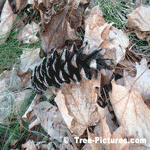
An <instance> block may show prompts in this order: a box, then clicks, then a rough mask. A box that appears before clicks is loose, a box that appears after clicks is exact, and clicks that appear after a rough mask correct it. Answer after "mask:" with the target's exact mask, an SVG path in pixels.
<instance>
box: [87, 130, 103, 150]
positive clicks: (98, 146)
mask: <svg viewBox="0 0 150 150" xmlns="http://www.w3.org/2000/svg"><path fill="white" fill-rule="evenodd" d="M87 133H88V140H89V143H90V141H91V143H90V144H91V147H92V150H104V147H103V146H102V145H101V144H100V143H99V142H93V141H95V138H96V137H97V135H96V134H94V133H90V132H89V130H87Z"/></svg>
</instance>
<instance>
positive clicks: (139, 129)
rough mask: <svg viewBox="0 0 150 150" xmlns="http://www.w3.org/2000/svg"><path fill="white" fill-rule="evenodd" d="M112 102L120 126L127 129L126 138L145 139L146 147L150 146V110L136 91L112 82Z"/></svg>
mask: <svg viewBox="0 0 150 150" xmlns="http://www.w3.org/2000/svg"><path fill="white" fill-rule="evenodd" d="M110 101H111V104H112V106H113V109H114V112H115V114H116V117H117V120H118V122H119V124H120V125H122V126H124V127H125V136H126V137H129V138H130V137H132V138H133V137H134V138H139V139H142V138H145V139H146V143H142V144H143V145H144V146H148V147H149V146H150V140H149V139H150V131H149V130H150V127H149V123H150V118H149V116H150V110H149V109H148V107H147V106H146V105H145V104H144V101H143V99H142V97H141V95H140V94H139V92H138V91H136V90H133V91H131V90H128V89H127V88H125V87H123V86H121V85H117V84H116V83H115V81H114V80H113V81H112V96H111V94H110Z"/></svg>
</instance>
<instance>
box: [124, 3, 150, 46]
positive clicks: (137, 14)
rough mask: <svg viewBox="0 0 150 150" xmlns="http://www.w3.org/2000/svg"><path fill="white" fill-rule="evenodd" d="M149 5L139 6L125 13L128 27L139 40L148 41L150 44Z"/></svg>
mask: <svg viewBox="0 0 150 150" xmlns="http://www.w3.org/2000/svg"><path fill="white" fill-rule="evenodd" d="M149 13H150V6H148V5H147V6H146V5H145V6H140V7H138V8H136V9H135V10H133V11H132V12H131V13H130V14H128V15H127V18H128V22H129V23H128V24H129V29H130V30H133V32H134V33H135V34H136V35H137V37H138V38H139V39H141V40H146V41H148V43H149V45H150V16H149V15H147V14H149Z"/></svg>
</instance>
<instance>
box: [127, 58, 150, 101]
mask: <svg viewBox="0 0 150 150" xmlns="http://www.w3.org/2000/svg"><path fill="white" fill-rule="evenodd" d="M136 70H137V73H136V76H135V77H131V76H130V75H126V76H124V86H125V87H126V88H128V89H129V90H130V89H131V88H132V90H137V91H138V92H139V93H140V95H141V96H142V98H143V99H144V100H145V99H147V98H149V97H150V80H149V78H150V70H149V69H148V66H147V61H146V59H145V58H143V59H142V60H141V62H140V64H138V63H136Z"/></svg>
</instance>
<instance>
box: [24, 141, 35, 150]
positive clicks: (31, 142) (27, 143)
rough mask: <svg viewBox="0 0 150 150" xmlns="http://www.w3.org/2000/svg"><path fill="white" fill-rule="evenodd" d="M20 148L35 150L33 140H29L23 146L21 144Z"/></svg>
mask: <svg viewBox="0 0 150 150" xmlns="http://www.w3.org/2000/svg"><path fill="white" fill-rule="evenodd" d="M22 148H26V150H37V149H36V146H35V143H34V141H33V140H29V141H27V142H26V143H25V144H22Z"/></svg>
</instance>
